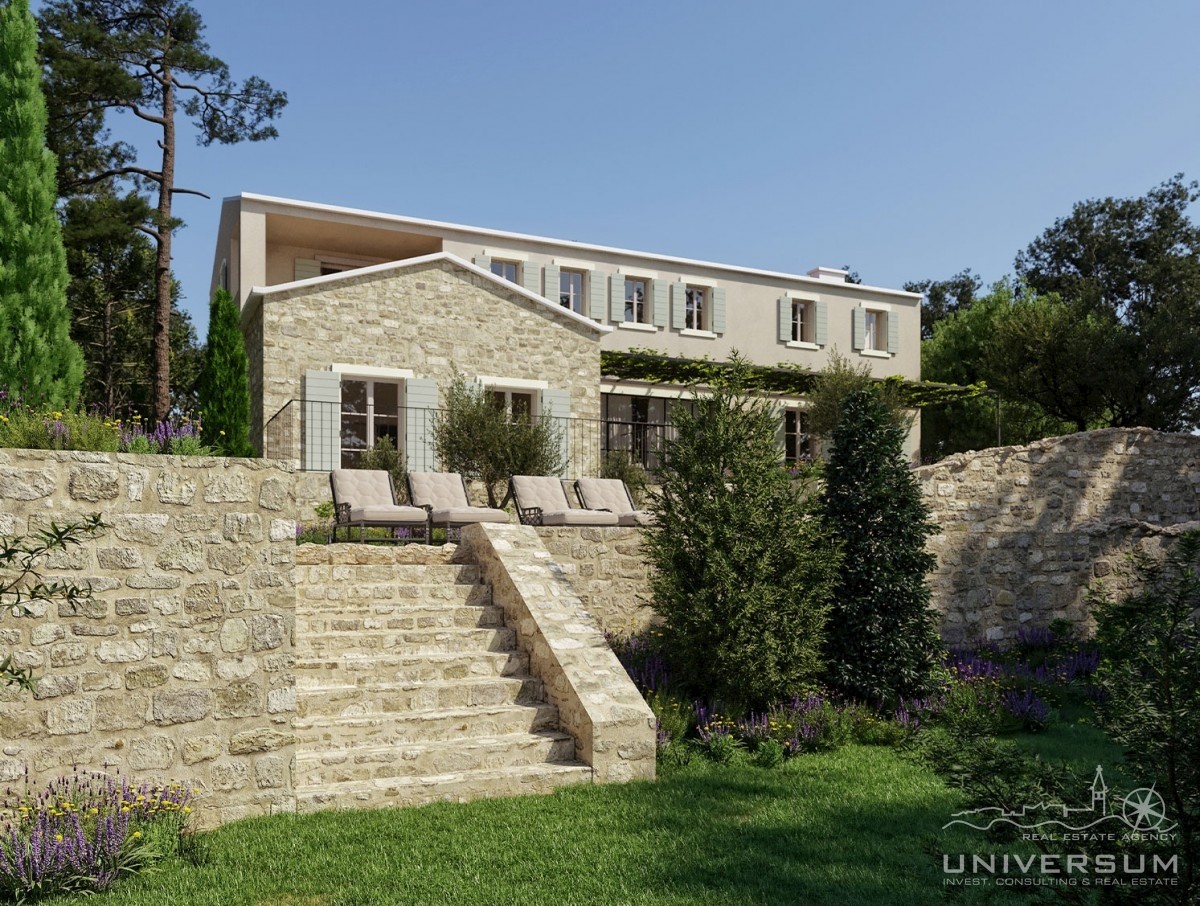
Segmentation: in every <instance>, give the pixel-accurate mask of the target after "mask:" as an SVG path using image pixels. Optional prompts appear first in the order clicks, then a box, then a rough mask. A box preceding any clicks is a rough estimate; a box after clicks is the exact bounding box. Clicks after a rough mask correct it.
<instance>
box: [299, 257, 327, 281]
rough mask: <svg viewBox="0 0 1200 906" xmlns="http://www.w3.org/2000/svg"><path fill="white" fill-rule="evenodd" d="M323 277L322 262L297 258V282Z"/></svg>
mask: <svg viewBox="0 0 1200 906" xmlns="http://www.w3.org/2000/svg"><path fill="white" fill-rule="evenodd" d="M319 276H321V262H320V261H318V260H317V259H316V258H297V259H296V276H295V279H297V280H308V279H311V278H312V277H319Z"/></svg>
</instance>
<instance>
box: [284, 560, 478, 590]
mask: <svg viewBox="0 0 1200 906" xmlns="http://www.w3.org/2000/svg"><path fill="white" fill-rule="evenodd" d="M309 581H312V582H321V583H330V582H332V583H334V584H339V585H372V584H384V583H390V584H393V585H450V584H452V583H455V582H459V583H466V584H470V583H477V582H478V581H479V567H478V566H476V565H475V564H474V563H428V564H426V563H419V564H418V563H368V564H363V563H360V564H333V565H331V564H328V563H325V564H317V565H311V566H304V565H297V566H296V582H297V584H298V585H303V584H305V583H306V582H309Z"/></svg>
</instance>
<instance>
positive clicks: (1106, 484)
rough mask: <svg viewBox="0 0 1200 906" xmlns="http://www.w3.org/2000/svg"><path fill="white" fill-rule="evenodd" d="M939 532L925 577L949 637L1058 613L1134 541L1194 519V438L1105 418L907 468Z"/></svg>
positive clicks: (1078, 599) (1001, 634) (1005, 633)
mask: <svg viewBox="0 0 1200 906" xmlns="http://www.w3.org/2000/svg"><path fill="white" fill-rule="evenodd" d="M917 476H918V478H919V479H920V481H921V483H922V488H923V492H924V496H925V501H926V503H927V504H928V505H929V507H930V510H931V513H932V517H933V520H934V521H935V522H936V523H937V525H938V527H939V532H938V534H937V535H935V536H934V537H933V538H932V540H931V542H930V549H931V550H932V551H933V552H934V553H935V554H936V555H937V558H938V565H937V569H936V571H935V572H934V573H933V575H932V576H931V577H930V582H931V584H932V586H933V597H934V603H935V605H936V607H937V609H938V610H939V611H941V613H942V619H943V622H942V627H941V628H942V634H943V636H944V637H945V638H946V640H947V641H948V642H950V643H952V644H960V643H974V642H978V641H983V640H988V639H990V640H997V641H999V640H1003V639H1009V638H1012V637H1013V636H1014V634H1015V633H1016V631H1017V629H1018V628H1019V627H1021V626H1024V625H1031V626H1046V625H1047V624H1049V623H1050V622H1051V621H1052V620H1055V619H1067V620H1070V621H1071V622H1073V623H1075V624H1076V625H1077V626H1079V627H1081V628H1082V629H1083V630H1084V631H1087V630H1089V629H1090V628H1091V625H1092V623H1091V616H1090V614H1089V613H1088V610H1087V607H1086V604H1085V600H1084V598H1085V593H1086V591H1087V588H1088V586H1089V585H1090V584H1091V583H1092V582H1093V580H1095V579H1105V581H1107V582H1110V583H1111V582H1114V581H1119V580H1120V579H1119V576H1118V575H1117V574H1116V572H1114V571H1115V570H1116V571H1118V572H1119V569H1118V568H1119V567H1120V566H1121V561H1122V560H1123V558H1124V556H1125V555H1126V554H1127V553H1128V552H1129V551H1130V550H1131V549H1132V548H1133V547H1134V546H1135V545H1139V544H1141V545H1145V544H1147V543H1149V544H1151V545H1152V546H1157V545H1159V544H1160V543H1162V542H1163V541H1169V539H1170V538H1171V537H1173V536H1174V535H1176V534H1178V533H1179V532H1180V531H1182V530H1184V529H1187V528H1196V527H1200V526H1198V525H1197V522H1196V520H1197V519H1200V438H1197V437H1193V436H1191V435H1183V434H1162V433H1158V432H1154V431H1150V430H1148V429H1144V428H1130V429H1123V428H1110V429H1107V430H1103V431H1092V432H1087V433H1082V434H1072V435H1068V436H1066V437H1056V438H1049V439H1047V440H1043V441H1038V442H1037V443H1034V444H1031V445H1029V446H1027V447H999V448H995V449H991V450H984V451H982V452H978V453H964V454H960V455H957V456H951V457H949V458H947V459H945V460H942V461H941V462H939V463H936V464H934V465H931V466H924V467H922V468H920V469H918V470H917Z"/></svg>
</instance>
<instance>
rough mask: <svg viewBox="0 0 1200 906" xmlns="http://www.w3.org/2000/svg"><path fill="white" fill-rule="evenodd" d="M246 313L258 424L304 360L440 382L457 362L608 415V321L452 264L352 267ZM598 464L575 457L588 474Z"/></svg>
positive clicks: (282, 400) (296, 379)
mask: <svg viewBox="0 0 1200 906" xmlns="http://www.w3.org/2000/svg"><path fill="white" fill-rule="evenodd" d="M258 311H261V314H259V313H258ZM244 320H245V322H246V323H245V325H244V330H246V332H247V340H248V346H247V354H248V356H249V357H250V359H251V373H252V374H261V378H259V379H258V380H259V381H260V382H261V397H256V399H261V404H262V413H261V416H260V421H258V422H257V423H258V424H261V423H262V422H261V419H270V418H271V417H272V416H273V415H275V413H276V412H278V411H279V410H280V409H281V408H282V407H283V406H285V405H286V404H287V403H288V401H289V400H293V399H297V400H298V399H300V398H302V397H303V395H304V393H303V389H304V388H303V386H302V385H303V378H304V373H305V371H306V370H307V369H316V370H327V369H329V368H330V367H331V365H333V364H334V363H339V364H344V365H346V366H348V368H347V371H346V373H347V374H352V373H353V372H352V370H351V369H352V368H353V367H354V366H360V367H363V368H364V369H365V371H364V373H365V374H371V373H372V371H371V369H379V368H390V369H407V370H409V371H411V372H412V376H413V377H416V378H422V379H430V380H434V381H436V382H437V383H438V386H439V391H441V390H442V389H443V388H444V387H445V386H446V385H447V384H448V383H449V382H450V380H451V379H452V377H453V375H454V371H455V369H458V370H459V371H461V372H463V373H464V374H465V375H466V376H467V377H468V379H474V378H475V377H477V376H480V375H482V376H487V377H492V378H500V379H507V380H514V379H515V380H518V381H534V382H544V384H543V386H544V387H546V389H555V390H567V391H570V395H571V402H570V415H571V417H572V418H576V419H586V420H592V422H594V421H595V420H598V419H599V417H600V346H599V338H600V335H601V333H602V332H603V330H602V329H600V328H598V327H595V326H592V325H590V324H588V323H581V322H579V321H578V320H576V319H574V318H572V317H570V316H569V315H568V314H566V313H565V312H562V311H559V310H556V309H554V308H551V307H549V306H547V305H545V304H539V303H537V302H534V301H532V300H531V299H529V298H527V297H526V296H524V295H522V294H521V293H520V292H518V291H517V290H516V289H515V288H514V289H511V290H510V289H508V288H506V286H505V285H503V284H498V283H497V282H496V281H494V280H491V279H489V278H487V277H484V276H482V275H480V274H478V273H475V272H473V271H471V270H468V269H467V268H464V267H462V266H460V265H457V264H454V263H453V262H449V261H434V262H427V263H424V264H415V265H411V266H402V267H397V268H392V269H388V270H385V271H377V272H373V273H368V274H363V275H349V274H347V275H346V276H345V277H342V278H339V279H338V280H336V281H330V282H327V283H325V284H317V285H316V286H301V287H297V288H295V289H286V290H283V291H280V292H272V293H269V294H266V295H264V296H263V298H262V302H261V307H260V308H259V309H257V310H248V311H247V312H246V314H245V315H244ZM255 344H257V345H255ZM380 379H385V378H382V377H381V378H380ZM497 386H502V385H497ZM509 389H512V388H509ZM292 408H293V409H296V408H297V406H295V405H293V407H292ZM291 417H292V419H293V424H292V427H291V428H290V429H289V432H288V433H289V436H290V437H291V439H292V442H293V444H294V450H293V452H292V453H291V455H292V456H293V457H295V458H300V454H301V451H300V449H299V447H300V442H301V436H300V435H301V432H300V430H299V412H295V413H293V414H292V416H291ZM592 422H585V423H576V424H583V425H586V426H589V427H590V426H591V425H592ZM255 441H256V442H258V443H261V442H262V438H261V437H256V438H255ZM595 446H596V447H597V448H598V446H599V445H598V444H596V445H595ZM585 448H586V445H583V444H581V445H580V447H579V449H581V450H583V449H585ZM275 452H276V453H277V455H284V454H283V452H282V451H275ZM598 467H599V463H596V462H583V461H581V462H573V463H572V468H573V469H575V470H576V471H577V473H578V474H582V475H593V474H595V473H596V471H597V469H598Z"/></svg>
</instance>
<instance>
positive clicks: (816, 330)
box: [813, 302, 829, 346]
mask: <svg viewBox="0 0 1200 906" xmlns="http://www.w3.org/2000/svg"><path fill="white" fill-rule="evenodd" d="M813 308H815V309H816V323H815V324H814V326H813V342H814V343H816V344H817V345H818V346H825V345H826V344H828V343H829V308H828V307H827V306H826V304H825V303H824V302H814V303H813Z"/></svg>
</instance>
